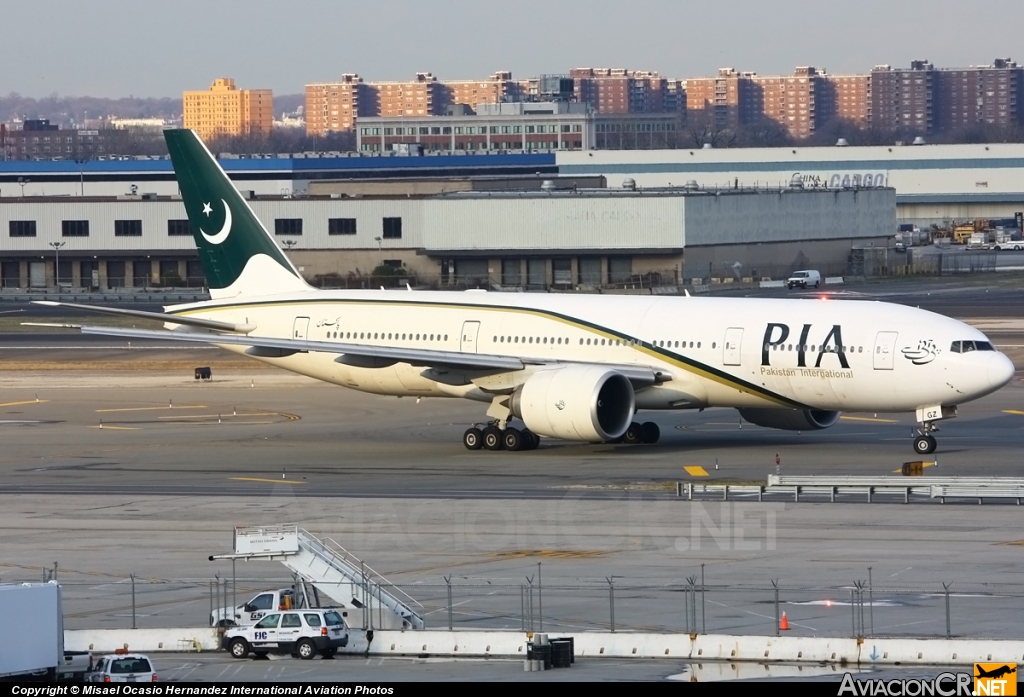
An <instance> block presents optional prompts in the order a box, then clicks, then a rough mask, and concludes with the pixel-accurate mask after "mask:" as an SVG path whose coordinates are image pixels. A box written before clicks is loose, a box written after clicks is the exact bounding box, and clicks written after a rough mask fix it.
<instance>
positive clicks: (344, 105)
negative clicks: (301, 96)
mask: <svg viewBox="0 0 1024 697" xmlns="http://www.w3.org/2000/svg"><path fill="white" fill-rule="evenodd" d="M375 115H376V101H375V99H374V95H373V88H372V87H370V86H369V85H367V84H366V83H364V82H363V79H362V78H361V77H359V76H358V75H356V74H354V73H345V74H344V75H342V76H341V80H340V81H339V82H319V83H314V84H310V85H306V134H307V135H311V136H313V135H316V136H323V135H326V134H327V133H329V132H331V131H350V130H352V129H353V128H355V124H356V118H358V117H359V116H375Z"/></svg>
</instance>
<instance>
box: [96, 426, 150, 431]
mask: <svg viewBox="0 0 1024 697" xmlns="http://www.w3.org/2000/svg"><path fill="white" fill-rule="evenodd" d="M89 428H99V429H102V430H104V431H105V430H107V429H108V428H109V429H110V430H112V431H138V430H139V429H137V428H133V427H131V426H90V427H89Z"/></svg>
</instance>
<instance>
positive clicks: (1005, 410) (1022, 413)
mask: <svg viewBox="0 0 1024 697" xmlns="http://www.w3.org/2000/svg"><path fill="white" fill-rule="evenodd" d="M2 406H3V405H2V404H0V407H2ZM1003 413H1004V414H1017V415H1018V416H1024V411H1018V410H1017V409H1003Z"/></svg>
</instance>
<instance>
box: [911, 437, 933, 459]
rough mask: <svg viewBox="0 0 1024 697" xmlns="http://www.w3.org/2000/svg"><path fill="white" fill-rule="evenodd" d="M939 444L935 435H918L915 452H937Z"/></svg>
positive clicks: (919, 453)
mask: <svg viewBox="0 0 1024 697" xmlns="http://www.w3.org/2000/svg"><path fill="white" fill-rule="evenodd" d="M937 445H938V444H937V443H936V442H935V438H934V437H933V436H928V435H924V436H917V437H915V438H914V452H916V453H917V454H918V455H930V454H931V453H934V452H935V447H936V446H937Z"/></svg>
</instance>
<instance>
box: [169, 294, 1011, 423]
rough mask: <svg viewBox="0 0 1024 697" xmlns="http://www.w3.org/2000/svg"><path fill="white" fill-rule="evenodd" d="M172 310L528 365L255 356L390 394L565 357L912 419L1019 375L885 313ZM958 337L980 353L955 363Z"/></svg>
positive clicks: (418, 298) (960, 333)
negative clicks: (475, 367) (471, 366)
mask: <svg viewBox="0 0 1024 697" xmlns="http://www.w3.org/2000/svg"><path fill="white" fill-rule="evenodd" d="M169 311H171V312H174V313H184V314H187V315H190V316H201V317H208V318H212V319H218V320H224V321H229V322H238V323H243V324H249V325H255V326H256V327H257V333H258V334H259V335H260V336H270V337H279V338H291V339H305V340H315V341H326V342H335V341H336V342H338V343H339V344H341V343H344V344H366V345H372V346H394V347H404V348H417V349H428V350H440V351H453V352H469V353H478V354H486V355H496V356H514V357H518V358H521V359H522V360H523V361H524V363H527V364H528V365H527V369H525V370H522V371H514V372H497V371H494V370H489V371H476V372H474V371H469V370H465V369H453V370H449V371H446V370H443V369H439V368H437V367H433V368H426V369H425V368H424V367H422V366H414V365H410V364H408V363H401V362H397V363H390V364H381V366H380V367H373V366H367V365H366V364H365V363H358V362H357V364H356V365H352V364H348V363H346V362H344V361H343V360H336V359H337V358H338V356H337V354H332V353H327V352H308V353H306V352H300V353H294V354H292V355H286V356H281V357H270V356H255V357H256V358H257V359H258V360H262V361H266V362H268V363H271V364H274V365H277V366H279V367H281V368H284V369H287V370H290V371H293V372H296V373H300V374H303V375H308V376H310V377H313V378H316V379H319V380H324V381H327V382H330V383H334V384H338V385H342V386H345V387H349V388H352V389H356V390H361V391H364V392H370V393H376V394H385V395H396V396H437V397H463V398H469V399H476V400H480V401H490V400H491V398H492V396H493V394H494V393H496V392H501V391H505V392H507V391H509V390H510V389H514V388H515V387H516V385H517V384H521V383H522V382H523V381H524V380H525V379H527V378H528V377H529V376H530V375H531V374H532V373H533V372H535V370H537V369H542V368H543V367H544V366H546V367H548V368H550V366H551V364H552V363H561V362H565V363H586V364H608V365H620V366H628V365H637V366H645V367H649V368H651V369H653V370H654V371H656V372H660V373H662V375H663V376H664V377H665V379H664V380H662V381H659V382H658V383H656V384H654V385H650V386H647V387H643V388H641V389H639V390H638V391H637V393H636V406H637V408H638V409H692V408H702V407H737V408H763V407H783V408H792V409H816V410H830V411H879V412H904V411H914V410H916V409H918V408H921V407H930V406H952V405H956V404H960V403H963V402H966V401H969V400H972V399H977V398H978V397H981V396H984V395H986V394H989V393H990V392H993V391H995V390H996V389H998V388H999V387H1002V386H1003V385H1004V384H1005V383H1006V382H1007V381H1008V380H1009V378H1010V376H1011V375H1012V373H1013V365H1012V364H1011V363H1010V361H1009V359H1007V358H1006V357H1005V356H1004V355H1003V354H1001V353H999V352H997V351H995V350H993V349H992V347H991V344H990V343H989V342H988V339H987V338H986V337H985V336H984V335H983V334H982V333H981V332H979V331H978V330H976V329H974V328H972V327H970V326H968V325H966V324H964V323H962V322H959V321H957V320H953V319H950V318H947V317H943V316H941V315H937V314H934V313H931V312H927V311H923V310H919V309H915V308H910V307H906V306H902V305H893V304H887V303H879V302H863V301H841V300H831V299H827V300H826V299H817V298H815V299H749V298H708V297H664V296H663V297H656V296H610V295H570V294H565V295H559V294H539V293H538V294H523V293H487V292H474V291H470V292H430V291H383V290H381V291H310V292H303V293H291V294H286V295H274V296H262V297H255V298H252V297H250V298H246V299H245V300H244V301H239V302H233V301H230V300H219V301H217V300H215V301H210V302H206V303H198V304H193V305H183V306H177V307H174V308H169ZM954 342H959V343H958V344H957V346H958V347H959V346H962V345H963V342H968V343H969V344H970V345H971V347H972V348H971V350H967V351H960V352H955V351H954V350H953V348H954ZM975 347H977V348H978V350H974V348H975ZM224 348H226V349H228V350H232V351H235V352H238V353H244V352H245V348H244V347H239V346H225V347H224Z"/></svg>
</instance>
